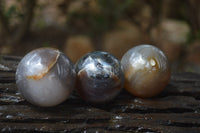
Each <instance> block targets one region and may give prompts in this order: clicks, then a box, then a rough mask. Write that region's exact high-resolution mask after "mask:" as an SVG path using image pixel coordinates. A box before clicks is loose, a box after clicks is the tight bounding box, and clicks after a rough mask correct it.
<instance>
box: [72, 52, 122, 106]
mask: <svg viewBox="0 0 200 133" xmlns="http://www.w3.org/2000/svg"><path fill="white" fill-rule="evenodd" d="M75 69H76V72H77V79H78V80H77V92H78V93H79V95H80V96H81V97H82V98H83V99H84V100H85V101H87V102H91V103H103V102H107V101H109V100H111V99H113V98H114V97H115V96H116V95H117V94H118V93H119V92H120V91H121V90H122V88H123V85H124V74H123V72H122V68H121V63H120V61H119V60H118V59H117V58H116V57H114V56H113V55H111V54H110V53H107V52H102V51H95V52H91V53H88V54H86V55H84V56H83V57H81V58H80V59H79V60H78V62H77V63H76V66H75Z"/></svg>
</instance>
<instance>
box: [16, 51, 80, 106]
mask: <svg viewBox="0 0 200 133" xmlns="http://www.w3.org/2000/svg"><path fill="white" fill-rule="evenodd" d="M75 80H76V73H75V69H74V66H73V64H72V62H71V61H70V60H69V58H68V57H67V56H65V55H64V54H63V53H61V52H60V51H59V50H57V49H52V48H40V49H36V50H34V51H31V52H30V53H28V54H27V55H26V56H25V57H24V58H23V59H22V60H21V61H20V63H19V65H18V67H17V70H16V84H17V87H18V89H19V92H20V93H21V94H22V96H23V97H24V98H25V99H26V100H27V101H29V102H30V103H32V104H34V105H37V106H42V107H51V106H55V105H58V104H60V103H61V102H63V101H65V100H66V99H67V98H68V97H69V95H70V93H71V92H72V90H73V88H74V85H75Z"/></svg>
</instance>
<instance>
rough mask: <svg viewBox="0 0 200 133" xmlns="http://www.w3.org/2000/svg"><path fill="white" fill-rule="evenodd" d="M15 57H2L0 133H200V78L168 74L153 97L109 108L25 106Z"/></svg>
mask: <svg viewBox="0 0 200 133" xmlns="http://www.w3.org/2000/svg"><path fill="white" fill-rule="evenodd" d="M19 61H20V58H19V57H12V56H0V132H70V133H71V132H72V133H79V132H83V133H88V132H91V133H93V132H96V133H100V132H109V133H110V132H114V133H118V132H119V133H125V132H139V133H140V132H155V133H160V132H164V133H166V132H170V133H189V132H191V133H200V75H198V74H194V73H179V74H172V77H171V81H170V83H169V85H168V86H167V87H166V89H165V90H164V91H163V92H162V93H161V94H160V95H159V96H157V97H155V98H150V99H141V98H136V97H134V96H131V95H130V94H128V93H127V92H126V91H125V90H124V91H122V92H121V93H120V95H119V96H118V97H117V98H116V99H114V100H113V101H112V102H110V103H106V104H102V105H90V104H87V103H85V102H84V101H82V100H81V99H80V98H79V97H78V96H76V95H73V96H71V97H70V98H69V99H68V100H67V101H66V102H64V103H62V104H60V105H58V106H56V107H52V108H40V107H36V106H33V105H31V104H29V103H28V102H26V101H25V100H24V99H23V98H22V97H21V96H20V94H19V93H17V88H16V85H15V70H16V66H17V64H18V62H19Z"/></svg>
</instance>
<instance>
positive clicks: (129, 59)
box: [121, 45, 171, 98]
mask: <svg viewBox="0 0 200 133" xmlns="http://www.w3.org/2000/svg"><path fill="white" fill-rule="evenodd" d="M121 64H122V66H123V71H124V74H125V88H126V90H127V91H128V92H130V93H131V94H133V95H134V96H138V97H142V98H148V97H153V96H156V95H158V94H159V93H160V92H161V91H162V90H163V89H164V88H165V87H166V85H167V84H168V82H169V80H170V75H171V71H170V65H169V62H168V59H167V56H166V55H165V54H164V53H163V52H162V51H161V50H160V49H158V48H157V47H155V46H152V45H138V46H136V47H133V48H132V49H130V50H128V51H127V52H126V53H125V54H124V56H123V57H122V60H121Z"/></svg>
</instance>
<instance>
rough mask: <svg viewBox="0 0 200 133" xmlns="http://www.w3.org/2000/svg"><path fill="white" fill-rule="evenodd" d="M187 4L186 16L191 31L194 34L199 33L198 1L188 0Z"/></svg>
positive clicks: (199, 10) (199, 2)
mask: <svg viewBox="0 0 200 133" xmlns="http://www.w3.org/2000/svg"><path fill="white" fill-rule="evenodd" d="M188 6H189V12H188V13H189V14H188V18H189V22H190V23H191V28H192V31H193V33H194V34H195V35H197V34H200V1H199V0H188Z"/></svg>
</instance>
